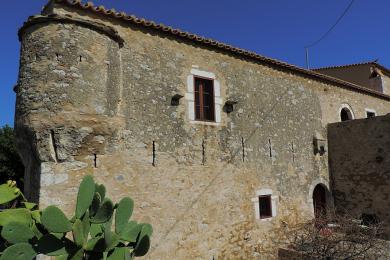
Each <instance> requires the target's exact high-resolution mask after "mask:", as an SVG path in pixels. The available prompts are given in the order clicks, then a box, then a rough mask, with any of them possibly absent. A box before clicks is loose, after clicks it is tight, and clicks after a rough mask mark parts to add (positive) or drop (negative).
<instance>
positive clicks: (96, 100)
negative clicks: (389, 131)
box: [15, 0, 390, 259]
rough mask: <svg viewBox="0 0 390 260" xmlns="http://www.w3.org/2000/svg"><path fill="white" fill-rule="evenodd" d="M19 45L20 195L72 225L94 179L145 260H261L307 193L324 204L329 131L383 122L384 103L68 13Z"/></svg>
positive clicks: (119, 20) (341, 85)
mask: <svg viewBox="0 0 390 260" xmlns="http://www.w3.org/2000/svg"><path fill="white" fill-rule="evenodd" d="M19 36H20V41H21V44H22V47H21V56H20V71H19V80H18V83H17V86H16V87H15V92H16V94H17V104H16V118H15V130H16V134H17V137H18V144H17V146H18V150H19V152H20V154H21V155H22V158H23V162H24V165H25V167H26V176H25V182H26V185H25V186H26V193H27V195H28V196H29V198H31V199H33V200H37V201H39V203H40V205H42V206H46V205H49V204H56V205H59V206H61V207H62V208H64V209H65V210H66V212H67V213H68V214H69V215H70V214H71V212H72V211H73V208H74V202H75V197H76V191H77V187H78V185H79V183H80V180H81V178H82V177H83V175H85V174H92V175H93V176H94V177H95V178H96V180H97V181H98V182H101V183H104V184H105V185H106V186H107V187H108V193H109V196H110V197H113V199H116V200H118V199H119V198H121V197H123V196H131V197H132V198H133V199H134V200H135V206H136V208H135V216H134V218H135V219H137V220H139V221H147V222H150V223H151V224H152V225H153V227H154V236H153V238H152V248H151V251H150V253H149V254H148V256H147V257H148V258H149V259H213V258H214V259H272V258H273V257H275V256H276V255H275V253H276V250H275V248H276V247H277V243H275V241H278V240H280V239H282V238H283V231H282V230H283V228H284V227H286V226H288V225H293V224H294V223H296V222H299V221H304V220H305V219H309V218H312V217H313V215H314V212H313V211H314V209H313V191H314V189H315V187H316V186H317V185H321V186H323V187H325V188H326V190H327V194H326V196H327V197H326V198H327V203H329V204H331V203H332V196H331V193H330V191H329V185H328V183H329V177H328V154H327V151H326V150H327V148H326V138H327V136H326V135H327V132H326V126H327V124H328V123H333V122H338V121H340V109H341V108H342V107H348V108H349V109H350V110H351V111H350V112H351V114H353V116H354V117H355V118H363V117H365V109H366V108H370V109H373V110H375V111H376V112H377V114H378V115H383V114H386V113H388V112H389V111H390V102H389V100H390V97H389V96H387V95H386V94H383V93H379V92H375V91H372V90H368V89H364V88H362V87H359V86H356V85H353V84H350V83H347V82H344V81H341V80H337V79H334V78H331V77H329V76H325V75H321V74H318V73H315V72H312V71H307V70H304V69H300V68H297V67H294V66H292V65H289V64H285V63H282V62H278V61H275V60H272V59H268V58H264V57H262V56H260V55H257V54H253V53H250V52H246V51H243V50H240V49H237V48H233V47H230V46H228V45H224V44H222V43H218V42H214V41H211V40H208V39H203V38H201V37H198V36H194V35H192V34H188V33H185V32H181V31H178V30H173V29H171V28H169V27H165V26H162V25H157V24H154V23H151V22H148V21H145V20H142V19H138V18H135V17H133V16H127V15H125V14H122V13H116V12H115V11H113V10H106V9H104V8H102V7H93V6H92V5H91V4H85V5H84V4H81V3H80V2H78V1H71V2H68V1H63V0H58V1H50V2H49V3H48V5H47V6H46V7H45V8H44V10H43V12H42V14H41V15H36V16H33V17H30V18H29V20H28V21H27V22H26V23H25V24H24V26H23V27H22V28H21V30H20V32H19ZM195 77H201V78H204V77H206V78H208V79H209V80H212V81H213V82H214V101H215V102H214V103H215V122H203V121H198V120H195V119H194V102H195V101H196V100H195V97H194V96H195V95H194V78H195ZM174 97H176V98H177V97H178V100H176V101H178V102H176V103H175V102H172V101H173V100H172V99H173V98H174ZM229 104H230V105H231V106H233V111H231V112H229V113H227V112H226V109H225V108H226V106H227V105H229ZM232 104H233V105H232ZM313 144H315V145H313ZM321 151H322V152H321ZM261 196H269V198H270V200H271V202H270V205H269V206H270V207H272V208H271V210H272V216H270V217H268V218H261V217H260V215H259V214H260V212H259V211H260V208H259V207H260V206H259V204H260V202H259V197H261Z"/></svg>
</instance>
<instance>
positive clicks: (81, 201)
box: [76, 175, 95, 218]
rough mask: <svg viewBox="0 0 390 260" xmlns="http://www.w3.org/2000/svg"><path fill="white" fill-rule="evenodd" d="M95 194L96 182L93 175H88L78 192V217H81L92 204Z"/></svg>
mask: <svg viewBox="0 0 390 260" xmlns="http://www.w3.org/2000/svg"><path fill="white" fill-rule="evenodd" d="M94 195H95V182H94V181H93V178H92V176H90V175H87V176H85V177H84V179H83V180H82V181H81V184H80V188H79V192H78V194H77V204H76V218H81V217H82V216H83V215H84V213H85V212H86V211H87V209H88V208H89V207H90V206H91V203H92V200H93V196H94Z"/></svg>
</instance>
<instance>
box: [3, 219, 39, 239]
mask: <svg viewBox="0 0 390 260" xmlns="http://www.w3.org/2000/svg"><path fill="white" fill-rule="evenodd" d="M1 236H2V237H3V238H4V239H5V240H7V241H8V242H9V243H11V244H17V243H22V242H25V243H27V242H28V241H29V240H30V239H32V238H33V237H34V236H35V234H34V232H33V231H32V230H31V229H30V228H29V227H28V226H26V225H24V224H21V223H18V222H10V223H8V224H7V225H5V226H4V227H3V229H2V230H1Z"/></svg>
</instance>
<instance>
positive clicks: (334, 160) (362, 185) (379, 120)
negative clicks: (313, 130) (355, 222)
mask: <svg viewBox="0 0 390 260" xmlns="http://www.w3.org/2000/svg"><path fill="white" fill-rule="evenodd" d="M389 132H390V116H389V115H386V116H380V117H375V118H370V119H361V120H354V121H348V122H342V123H335V124H330V125H329V127H328V138H329V154H330V157H329V167H330V174H331V186H332V190H333V196H334V200H335V205H336V207H337V208H338V209H339V210H342V211H345V212H347V213H348V214H350V215H351V216H352V217H355V218H359V217H360V216H361V215H362V214H375V215H377V216H378V217H379V219H380V220H381V221H382V222H383V225H384V227H385V228H386V229H387V232H389V231H390V175H389V173H390V160H389V156H388V154H389V153H390V146H389V144H390V135H389ZM389 234H390V233H389Z"/></svg>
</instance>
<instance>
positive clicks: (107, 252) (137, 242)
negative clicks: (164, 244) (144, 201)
mask: <svg viewBox="0 0 390 260" xmlns="http://www.w3.org/2000/svg"><path fill="white" fill-rule="evenodd" d="M12 184H13V183H8V184H5V185H6V186H4V190H5V193H4V194H9V196H8V197H7V198H8V199H4V200H3V201H4V202H9V201H10V200H12V199H15V196H12V195H11V194H12V192H15V187H14V185H12ZM0 187H3V185H2V186H0ZM17 193H20V191H17ZM0 194H1V189H0ZM105 195H106V189H105V187H104V186H103V185H98V184H96V183H95V182H94V181H93V178H92V177H91V176H86V177H85V178H84V179H83V180H82V182H81V184H80V188H79V192H78V195H77V205H76V210H75V216H74V217H73V218H72V219H71V220H69V219H68V218H67V217H66V216H65V214H64V213H63V212H62V211H61V210H60V209H59V208H57V207H55V206H49V207H47V208H46V209H44V210H43V211H40V210H38V209H37V205H36V204H34V203H29V202H23V203H22V204H21V205H22V206H23V208H18V209H8V210H5V211H3V212H0V230H1V237H0V246H1V243H3V244H4V245H5V249H4V251H3V252H2V253H0V255H1V257H0V260H3V259H12V260H14V259H23V260H24V259H33V258H34V257H35V256H36V255H37V254H44V255H47V256H55V257H56V259H59V260H84V259H111V260H124V259H126V260H127V259H133V258H134V257H136V256H143V255H145V254H146V253H147V252H148V250H149V247H150V237H151V235H152V232H153V230H152V226H151V225H149V224H138V223H137V222H136V221H129V220H130V217H131V215H132V212H133V208H134V202H133V200H132V199H130V198H127V197H126V198H123V199H122V200H120V202H119V203H118V204H115V205H114V204H113V203H112V201H111V200H110V199H109V198H105ZM18 196H22V197H23V195H22V194H19V195H18ZM23 198H24V197H23ZM114 216H115V223H113V221H114ZM112 227H114V230H112ZM69 232H71V234H70V235H67V234H68V233H69ZM70 237H72V238H73V239H72V240H70V239H69V238H70ZM2 241H3V242H2ZM1 250H2V249H1V247H0V251H1Z"/></svg>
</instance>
